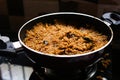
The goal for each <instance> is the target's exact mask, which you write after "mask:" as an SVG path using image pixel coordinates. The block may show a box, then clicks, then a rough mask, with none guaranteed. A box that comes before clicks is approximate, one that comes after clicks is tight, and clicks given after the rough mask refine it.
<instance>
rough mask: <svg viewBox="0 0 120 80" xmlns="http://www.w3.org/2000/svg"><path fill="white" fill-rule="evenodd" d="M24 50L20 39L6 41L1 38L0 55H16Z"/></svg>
mask: <svg viewBox="0 0 120 80" xmlns="http://www.w3.org/2000/svg"><path fill="white" fill-rule="evenodd" d="M22 50H23V48H22V45H21V44H20V42H19V41H16V42H4V41H3V40H1V39H0V56H4V57H15V56H17V55H18V54H19V52H21V51H22Z"/></svg>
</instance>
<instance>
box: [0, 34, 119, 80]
mask: <svg viewBox="0 0 120 80" xmlns="http://www.w3.org/2000/svg"><path fill="white" fill-rule="evenodd" d="M13 34H14V35H15V36H14V38H12V36H13ZM1 35H2V34H1ZM4 35H6V36H8V37H10V39H11V41H15V40H18V39H17V33H9V34H4ZM11 35H12V36H11ZM108 51H109V52H108ZM113 52H115V53H116V52H117V51H116V50H112V49H111V47H110V48H108V50H107V51H106V53H105V55H104V56H103V58H104V59H102V60H101V61H100V62H98V64H97V72H96V74H95V75H94V76H93V77H92V78H91V79H90V80H112V55H113ZM115 56H116V55H115ZM6 60H7V61H8V62H10V63H11V64H19V65H22V66H30V67H32V66H33V64H32V62H31V61H30V60H28V59H27V58H26V56H25V53H24V51H23V52H21V53H19V55H18V56H16V57H12V58H11V57H7V58H6V57H2V56H0V63H3V62H6ZM29 80H42V79H40V77H38V75H37V74H36V72H35V71H33V72H32V74H31V76H30V78H29Z"/></svg>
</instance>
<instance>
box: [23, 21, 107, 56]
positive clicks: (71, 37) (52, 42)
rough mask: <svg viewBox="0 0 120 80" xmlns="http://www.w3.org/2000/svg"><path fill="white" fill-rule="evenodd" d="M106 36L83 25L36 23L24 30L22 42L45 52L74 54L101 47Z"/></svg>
mask: <svg viewBox="0 0 120 80" xmlns="http://www.w3.org/2000/svg"><path fill="white" fill-rule="evenodd" d="M107 42H108V41H107V36H106V35H102V34H101V33H99V32H97V31H95V30H94V29H87V28H84V27H80V28H79V29H78V28H75V27H74V26H72V25H65V24H57V23H55V24H47V23H46V24H43V23H38V24H37V25H35V26H33V29H31V30H27V31H26V38H25V39H24V43H25V44H26V45H27V46H28V47H30V48H32V49H34V50H37V51H40V52H43V53H45V54H55V55H75V54H83V53H87V52H91V51H94V50H96V49H99V48H101V47H102V46H104V45H105V44H106V43H107Z"/></svg>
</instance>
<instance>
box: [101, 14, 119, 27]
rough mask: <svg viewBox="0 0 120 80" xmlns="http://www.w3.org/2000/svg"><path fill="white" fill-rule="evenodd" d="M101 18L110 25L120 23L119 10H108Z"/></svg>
mask: <svg viewBox="0 0 120 80" xmlns="http://www.w3.org/2000/svg"><path fill="white" fill-rule="evenodd" d="M101 19H102V20H103V21H104V22H105V23H106V24H107V25H108V26H110V25H116V26H117V25H120V13H118V12H107V13H104V14H103V15H102V17H101Z"/></svg>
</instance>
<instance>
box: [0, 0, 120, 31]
mask: <svg viewBox="0 0 120 80" xmlns="http://www.w3.org/2000/svg"><path fill="white" fill-rule="evenodd" d="M59 11H73V12H81V13H86V14H90V15H93V16H97V17H100V16H101V15H102V14H103V13H104V12H108V11H117V12H120V1H119V0H0V32H3V31H13V32H17V31H18V30H19V28H20V27H21V26H22V25H23V24H24V23H25V22H26V21H27V20H29V19H31V18H33V17H36V16H38V15H42V14H45V13H51V12H59Z"/></svg>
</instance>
